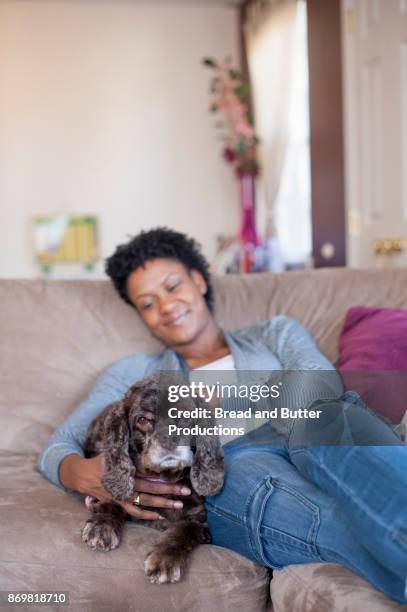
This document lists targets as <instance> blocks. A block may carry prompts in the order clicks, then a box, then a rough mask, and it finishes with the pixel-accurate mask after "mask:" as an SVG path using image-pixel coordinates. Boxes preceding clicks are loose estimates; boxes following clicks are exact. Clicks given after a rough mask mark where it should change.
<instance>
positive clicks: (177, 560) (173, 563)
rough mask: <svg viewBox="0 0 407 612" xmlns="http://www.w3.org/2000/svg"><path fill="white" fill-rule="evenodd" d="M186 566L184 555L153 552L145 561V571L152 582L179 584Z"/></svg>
mask: <svg viewBox="0 0 407 612" xmlns="http://www.w3.org/2000/svg"><path fill="white" fill-rule="evenodd" d="M183 565H184V559H183V555H181V554H179V555H177V554H174V552H172V553H169V552H166V551H161V550H153V551H152V552H150V553H149V554H148V555H147V557H146V559H145V561H144V571H145V573H146V576H147V578H148V579H149V580H150V582H154V583H156V584H164V583H165V582H179V581H180V579H181V575H182V570H183Z"/></svg>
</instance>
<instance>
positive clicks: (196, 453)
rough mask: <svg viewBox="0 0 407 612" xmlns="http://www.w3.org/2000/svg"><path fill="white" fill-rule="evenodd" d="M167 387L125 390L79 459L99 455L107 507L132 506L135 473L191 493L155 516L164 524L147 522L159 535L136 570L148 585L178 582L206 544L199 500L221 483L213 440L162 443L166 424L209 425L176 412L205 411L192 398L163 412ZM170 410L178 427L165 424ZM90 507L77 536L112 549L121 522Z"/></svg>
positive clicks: (119, 512)
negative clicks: (110, 499)
mask: <svg viewBox="0 0 407 612" xmlns="http://www.w3.org/2000/svg"><path fill="white" fill-rule="evenodd" d="M183 382H184V383H185V381H183ZM169 384H180V379H179V378H176V375H175V374H174V375H173V374H163V373H160V374H155V375H152V376H150V377H148V378H145V379H144V380H142V381H140V382H138V383H136V384H135V385H133V386H132V387H131V388H130V389H129V391H128V392H127V393H126V395H125V396H124V397H123V399H122V400H120V401H118V402H116V403H114V404H111V405H110V406H108V407H107V408H105V409H104V410H103V411H102V412H101V413H100V415H98V416H97V417H96V418H95V419H94V421H93V422H92V423H91V425H90V427H89V430H88V435H87V438H86V442H85V456H86V457H88V458H89V457H94V456H95V455H97V454H99V453H103V465H104V469H103V476H102V484H103V486H104V487H105V489H106V490H107V491H108V492H109V493H110V494H111V495H112V496H113V497H114V499H115V500H120V501H129V500H133V499H134V496H135V495H136V494H137V491H136V489H135V478H136V472H137V475H138V474H140V473H141V474H143V476H145V477H147V478H151V479H153V478H159V479H160V480H163V481H167V482H172V483H174V482H178V483H180V484H185V485H186V486H188V487H189V488H191V489H192V494H191V495H190V496H188V497H186V498H182V501H183V508H181V509H178V508H160V514H161V515H162V516H163V517H164V520H156V521H149V522H148V525H149V526H151V527H153V528H155V529H158V530H160V531H163V532H164V533H163V534H162V535H161V536H160V537H159V538H158V539H157V540H156V542H155V543H154V547H153V549H152V550H151V551H150V552H149V553H148V555H147V557H146V559H145V562H144V568H145V572H146V575H147V576H148V578H149V579H150V581H151V582H156V583H164V582H177V581H179V580H180V578H181V574H182V572H183V569H184V567H185V563H186V560H187V558H188V555H189V553H190V552H191V550H192V549H193V548H194V547H195V546H197V545H198V544H202V543H209V542H210V535H209V530H208V526H207V523H206V510H205V506H204V497H205V496H209V495H216V493H218V492H219V491H220V489H221V488H222V486H223V476H224V462H223V451H222V448H221V446H220V443H219V440H218V438H217V437H214V436H196V437H195V438H192V437H183V438H180V437H177V436H172V435H171V436H170V435H169V431H168V426H169V424H170V423H171V424H176V425H177V426H178V427H191V426H192V425H194V424H200V425H202V426H205V427H206V426H208V425H211V424H212V425H213V422H212V423H211V422H210V421H208V419H205V420H204V421H203V422H202V419H201V420H200V419H193V418H183V416H182V415H183V411H186V410H192V409H194V408H196V407H199V406H205V407H206V408H207V407H208V406H207V404H204V403H203V401H202V400H197V399H192V398H188V399H180V400H179V401H178V402H177V403H176V404H174V403H171V404H170V403H169V401H168V391H167V390H168V385H169ZM174 406H175V407H176V408H177V412H178V413H181V417H180V418H178V419H174V418H172V419H170V418H169V416H168V409H169V408H170V407H172V408H173V407H174ZM90 500H91V502H90V503H88V504H87V505H88V508H89V509H90V511H91V515H90V517H89V518H88V520H87V521H86V525H85V527H84V529H83V531H82V539H83V541H84V542H86V543H87V544H88V545H89V546H90V547H92V548H94V549H97V550H103V551H108V550H111V549H113V548H116V547H117V546H118V545H119V543H120V538H121V533H122V530H123V527H124V523H125V520H126V517H127V516H129V515H127V513H126V511H125V510H124V509H123V508H122V507H121V506H120V505H118V504H115V503H113V502H102V501H98V500H96V499H95V498H90ZM147 509H151V510H155V509H154V508H147ZM131 518H132V519H133V520H136V521H137V519H134V517H131ZM138 522H140V523H143V524H144V525H145V524H146V523H145V521H138Z"/></svg>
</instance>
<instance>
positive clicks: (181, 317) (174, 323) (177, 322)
mask: <svg viewBox="0 0 407 612" xmlns="http://www.w3.org/2000/svg"><path fill="white" fill-rule="evenodd" d="M188 312H189V311H188V310H185V312H182V313H181V314H180V315H178V316H177V317H175V318H174V319H171V320H170V321H168V323H166V325H167V327H172V326H178V325H182V324H183V322H184V320H185V318H186V316H187V315H188Z"/></svg>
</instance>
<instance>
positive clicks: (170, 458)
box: [160, 455, 180, 468]
mask: <svg viewBox="0 0 407 612" xmlns="http://www.w3.org/2000/svg"><path fill="white" fill-rule="evenodd" d="M179 462H180V460H179V457H176V456H175V455H167V457H164V459H162V461H161V462H160V467H162V468H173V467H177V465H179Z"/></svg>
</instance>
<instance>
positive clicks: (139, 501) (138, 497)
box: [133, 493, 141, 506]
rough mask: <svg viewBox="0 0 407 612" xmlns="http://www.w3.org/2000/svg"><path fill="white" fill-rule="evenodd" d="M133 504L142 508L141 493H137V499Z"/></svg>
mask: <svg viewBox="0 0 407 612" xmlns="http://www.w3.org/2000/svg"><path fill="white" fill-rule="evenodd" d="M133 504H134V505H135V506H140V504H141V495H140V493H137V495H136V497H135V498H134V500H133Z"/></svg>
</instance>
